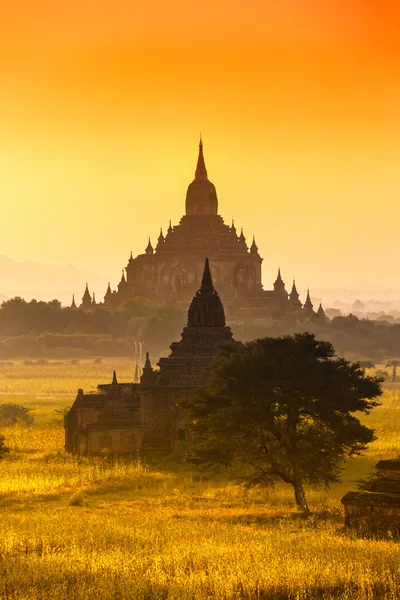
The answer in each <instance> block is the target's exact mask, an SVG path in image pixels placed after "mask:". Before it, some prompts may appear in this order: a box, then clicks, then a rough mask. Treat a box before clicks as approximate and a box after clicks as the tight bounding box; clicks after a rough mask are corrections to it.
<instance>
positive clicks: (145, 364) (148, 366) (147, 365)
mask: <svg viewBox="0 0 400 600" xmlns="http://www.w3.org/2000/svg"><path fill="white" fill-rule="evenodd" d="M144 368H145V369H151V362H150V356H149V353H148V352H146V361H145V363H144Z"/></svg>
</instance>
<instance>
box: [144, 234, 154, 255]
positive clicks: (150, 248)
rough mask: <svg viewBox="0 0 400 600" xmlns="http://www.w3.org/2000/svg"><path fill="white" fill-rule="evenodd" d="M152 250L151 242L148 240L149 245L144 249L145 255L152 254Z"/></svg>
mask: <svg viewBox="0 0 400 600" xmlns="http://www.w3.org/2000/svg"><path fill="white" fill-rule="evenodd" d="M153 252H154V250H153V246H152V245H151V241H150V238H149V243H148V244H147V248H146V254H153Z"/></svg>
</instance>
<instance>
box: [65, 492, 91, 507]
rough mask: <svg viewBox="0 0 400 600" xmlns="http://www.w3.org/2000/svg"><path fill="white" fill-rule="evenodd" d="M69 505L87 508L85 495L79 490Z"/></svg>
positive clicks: (73, 495)
mask: <svg viewBox="0 0 400 600" xmlns="http://www.w3.org/2000/svg"><path fill="white" fill-rule="evenodd" d="M68 504H69V505H70V506H86V505H87V502H86V498H85V495H84V493H83V492H82V491H81V490H79V491H77V492H75V493H74V494H72V496H71V498H70V500H69V502H68Z"/></svg>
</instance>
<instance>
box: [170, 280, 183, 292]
mask: <svg viewBox="0 0 400 600" xmlns="http://www.w3.org/2000/svg"><path fill="white" fill-rule="evenodd" d="M172 288H173V290H174V292H175V293H177V294H178V293H179V292H180V291H181V289H182V281H181V278H180V277H179V275H175V277H174V278H173V280H172Z"/></svg>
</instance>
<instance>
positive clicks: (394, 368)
mask: <svg viewBox="0 0 400 600" xmlns="http://www.w3.org/2000/svg"><path fill="white" fill-rule="evenodd" d="M399 365H400V360H399V359H398V358H394V359H393V360H389V361H388V362H387V363H386V368H388V367H391V368H392V381H393V383H395V382H396V380H397V367H398V366H399Z"/></svg>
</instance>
